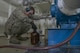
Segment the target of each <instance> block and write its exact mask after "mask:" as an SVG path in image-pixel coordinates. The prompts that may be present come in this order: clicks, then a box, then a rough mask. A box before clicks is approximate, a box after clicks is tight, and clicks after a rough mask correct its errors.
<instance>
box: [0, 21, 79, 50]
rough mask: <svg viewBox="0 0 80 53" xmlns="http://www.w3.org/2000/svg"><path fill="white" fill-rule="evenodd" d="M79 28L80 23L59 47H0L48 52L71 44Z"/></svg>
mask: <svg viewBox="0 0 80 53" xmlns="http://www.w3.org/2000/svg"><path fill="white" fill-rule="evenodd" d="M79 28H80V22H79V23H78V25H77V26H76V28H75V29H74V31H73V32H72V34H71V35H70V37H69V38H67V39H66V40H65V41H63V42H62V43H59V44H57V45H53V46H47V47H33V48H30V47H26V46H20V45H3V46H0V48H18V49H23V50H26V49H28V50H47V49H53V48H58V47H60V46H62V45H64V44H66V43H67V42H69V41H70V40H71V39H72V38H73V37H74V36H75V34H76V33H77V31H78V29H79Z"/></svg>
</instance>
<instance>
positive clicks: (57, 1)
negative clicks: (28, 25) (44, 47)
mask: <svg viewBox="0 0 80 53" xmlns="http://www.w3.org/2000/svg"><path fill="white" fill-rule="evenodd" d="M70 2H71V3H70ZM79 2H80V1H79V0H54V4H52V5H51V15H52V17H55V18H56V20H57V25H60V29H48V45H56V44H59V43H61V42H63V41H64V40H66V39H67V38H68V37H69V36H70V34H71V33H72V32H73V30H74V28H75V27H76V24H77V23H78V22H80V4H79ZM76 12H77V13H76ZM62 47H64V48H73V47H75V48H77V47H79V48H80V30H79V31H78V32H77V33H76V34H75V36H74V37H73V38H72V39H71V40H70V41H69V42H68V43H66V44H65V45H63V46H62ZM75 48H74V50H75V51H76V49H75ZM58 49H59V48H58ZM54 50H55V49H54ZM54 50H52V52H51V51H50V52H49V53H56V52H55V51H54ZM56 50H57V49H56ZM59 53H60V52H59ZM64 53H66V52H65V51H64ZM77 53H80V51H79V52H77Z"/></svg>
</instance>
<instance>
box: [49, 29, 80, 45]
mask: <svg viewBox="0 0 80 53" xmlns="http://www.w3.org/2000/svg"><path fill="white" fill-rule="evenodd" d="M72 31H73V29H49V30H48V45H56V44H58V43H61V42H63V41H64V40H65V39H67V38H68V37H69V36H70V34H71V33H72ZM70 45H71V46H75V45H76V46H78V45H79V46H80V30H79V31H78V32H77V34H76V35H75V36H74V38H73V39H72V40H71V41H70Z"/></svg>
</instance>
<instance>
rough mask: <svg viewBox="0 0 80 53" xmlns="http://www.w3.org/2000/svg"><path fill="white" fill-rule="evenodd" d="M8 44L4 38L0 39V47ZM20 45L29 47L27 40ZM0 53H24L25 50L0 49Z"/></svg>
mask: <svg viewBox="0 0 80 53" xmlns="http://www.w3.org/2000/svg"><path fill="white" fill-rule="evenodd" d="M6 44H9V42H8V40H7V39H6V38H5V37H0V46H1V45H6ZM21 45H25V46H28V47H29V46H31V45H30V42H29V40H28V41H26V42H25V41H23V42H22V44H21ZM0 53H25V50H21V49H15V48H0Z"/></svg>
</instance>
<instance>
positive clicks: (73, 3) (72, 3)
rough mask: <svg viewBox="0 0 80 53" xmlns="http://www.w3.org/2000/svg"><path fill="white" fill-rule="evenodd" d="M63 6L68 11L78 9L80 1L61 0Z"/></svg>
mask: <svg viewBox="0 0 80 53" xmlns="http://www.w3.org/2000/svg"><path fill="white" fill-rule="evenodd" d="M63 2H64V5H65V6H66V7H68V8H70V9H77V8H80V0H63Z"/></svg>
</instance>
